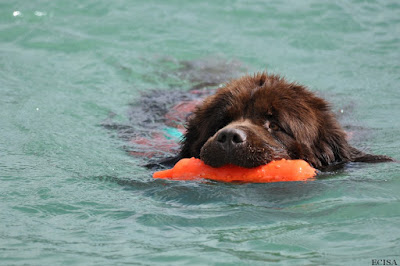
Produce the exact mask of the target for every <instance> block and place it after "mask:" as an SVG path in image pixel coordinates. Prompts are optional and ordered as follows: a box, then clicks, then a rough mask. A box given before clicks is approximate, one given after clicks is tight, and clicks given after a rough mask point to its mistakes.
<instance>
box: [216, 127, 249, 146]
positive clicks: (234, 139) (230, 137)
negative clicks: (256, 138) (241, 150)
mask: <svg viewBox="0 0 400 266" xmlns="http://www.w3.org/2000/svg"><path fill="white" fill-rule="evenodd" d="M246 137H247V136H246V133H245V132H244V131H243V130H241V129H238V128H225V129H222V130H221V131H220V132H219V133H218V135H217V142H218V143H219V144H220V145H221V146H222V147H223V148H224V149H225V150H230V149H234V148H235V147H237V146H238V145H240V144H243V143H244V142H245V141H246Z"/></svg>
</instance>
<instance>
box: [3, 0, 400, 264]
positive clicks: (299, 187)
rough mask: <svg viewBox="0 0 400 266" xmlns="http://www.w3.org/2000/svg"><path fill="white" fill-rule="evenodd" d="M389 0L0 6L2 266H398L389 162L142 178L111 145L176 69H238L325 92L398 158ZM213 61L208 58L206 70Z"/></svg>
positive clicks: (397, 210)
mask: <svg viewBox="0 0 400 266" xmlns="http://www.w3.org/2000/svg"><path fill="white" fill-rule="evenodd" d="M399 48H400V3H399V2H398V1H390V0H387V1H373V0H370V1H359V0H358V1H356V0H354V1H318V0H304V1H291V2H290V3H284V2H283V1H214V2H211V1H209V2H206V1H124V0H118V1H105V0H102V1H90V0H82V1H44V0H42V1H2V2H1V3H0V108H1V109H0V264H1V265H123V264H139V265H153V264H167V265H182V264H183V265H193V264H199V265H216V264H223V265H265V264H277V265H296V264H300V265H321V264H332V265H372V260H373V259H390V260H392V261H393V260H396V262H397V264H398V265H399V264H400V250H399V247H400V195H399V193H400V167H399V164H398V163H387V164H379V165H363V164H356V165H350V166H349V167H347V168H346V169H345V170H344V171H342V172H340V173H337V174H336V175H332V176H329V178H324V179H320V180H317V181H314V182H308V183H284V184H281V183H278V184H247V185H231V184H215V183H201V182H187V183H183V182H167V181H154V180H153V179H152V178H151V174H152V173H151V171H148V170H146V169H144V168H142V167H141V166H140V165H141V163H142V162H141V161H140V160H139V159H137V158H134V157H132V156H129V155H127V153H126V152H125V151H124V149H123V148H122V147H123V146H124V141H123V140H121V139H119V138H117V137H115V135H114V134H112V133H110V132H109V131H107V130H105V129H104V128H103V127H101V126H99V125H100V124H101V122H102V121H103V120H104V119H106V118H107V117H108V116H109V114H110V113H111V112H112V113H115V114H116V117H115V119H116V120H117V121H121V122H125V121H127V120H128V118H127V110H128V106H129V103H131V102H133V101H135V100H138V99H139V95H140V92H143V91H146V90H148V89H154V88H157V89H160V90H173V89H174V88H179V89H182V88H183V89H185V88H188V87H190V81H188V80H185V79H182V78H181V76H180V75H178V74H176V71H175V70H176V63H174V62H179V61H180V60H189V61H190V60H205V61H206V62H207V60H208V59H209V60H210V61H212V60H228V61H229V60H235V61H237V62H242V65H243V66H245V67H246V68H247V71H248V72H250V73H251V72H254V71H262V70H265V69H266V68H268V70H269V71H270V72H275V73H281V74H283V75H285V76H286V77H287V78H288V79H289V80H293V81H294V80H296V81H299V82H301V83H303V84H306V85H308V86H309V87H310V88H311V89H312V90H315V91H318V93H320V94H322V95H326V96H327V97H328V98H329V100H330V101H331V102H333V103H334V105H335V107H334V109H335V110H341V109H343V110H345V112H347V111H348V112H349V114H347V117H348V118H347V119H349V121H356V122H357V125H361V127H362V128H363V130H361V131H362V132H363V133H362V134H361V133H360V134H361V137H358V139H357V138H355V139H357V143H356V144H357V147H359V148H361V149H363V150H367V151H370V152H374V153H378V154H386V155H389V156H392V157H395V158H397V159H399V158H400V152H399V150H400V119H399V115H400V104H399V100H400V88H399V87H400V64H399V62H400V52H399ZM215 58H217V59H215Z"/></svg>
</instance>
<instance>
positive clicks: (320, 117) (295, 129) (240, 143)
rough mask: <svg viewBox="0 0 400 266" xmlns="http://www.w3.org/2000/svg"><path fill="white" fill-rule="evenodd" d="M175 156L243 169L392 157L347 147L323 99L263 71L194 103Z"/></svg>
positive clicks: (318, 165) (325, 165)
mask: <svg viewBox="0 0 400 266" xmlns="http://www.w3.org/2000/svg"><path fill="white" fill-rule="evenodd" d="M179 157H180V158H185V157H196V158H200V159H202V160H203V161H204V162H205V163H206V164H208V165H210V166H213V167H220V166H223V165H225V164H234V165H238V166H242V167H247V168H251V167H256V166H259V165H262V164H266V163H268V162H270V161H272V160H277V159H282V158H285V159H303V160H306V161H307V162H309V163H310V164H311V165H312V166H314V167H315V168H318V169H321V170H328V169H330V167H332V166H338V165H342V164H343V163H346V162H386V161H392V159H391V158H390V157H387V156H383V155H372V154H366V153H364V152H362V151H359V150H358V149H356V148H354V147H352V146H350V145H349V143H348V142H347V140H346V133H345V132H344V130H343V129H342V128H341V126H340V125H339V123H338V121H337V120H336V118H335V116H334V114H333V113H332V112H331V110H330V107H329V104H328V103H327V102H326V101H325V100H323V99H321V98H319V97H317V96H315V95H314V94H313V93H312V92H310V91H309V90H307V89H306V88H305V87H304V86H302V85H299V84H297V83H289V82H287V81H286V80H285V79H283V78H281V77H279V76H277V75H268V74H266V73H258V74H256V75H254V76H249V75H248V76H244V77H242V78H240V79H237V80H234V81H231V82H230V83H228V84H226V86H224V87H223V88H221V89H219V90H218V91H217V92H216V94H214V95H212V96H209V97H208V98H206V99H205V100H204V102H203V103H202V104H201V105H199V106H197V108H196V109H195V111H194V112H193V114H192V115H191V116H190V117H189V120H188V125H187V131H186V133H185V135H184V139H183V142H182V148H181V152H180V156H179Z"/></svg>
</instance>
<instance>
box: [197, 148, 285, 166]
mask: <svg viewBox="0 0 400 266" xmlns="http://www.w3.org/2000/svg"><path fill="white" fill-rule="evenodd" d="M283 158H287V156H273V155H271V154H270V153H266V152H264V150H256V149H251V148H250V147H242V148H240V149H235V150H232V151H229V152H225V151H223V150H221V149H220V147H218V145H215V144H213V143H206V144H205V145H204V146H203V147H202V148H201V151H200V159H201V160H202V161H203V162H204V163H205V164H207V165H209V166H211V167H215V168H218V167H222V166H224V165H236V166H240V167H244V168H254V167H257V166H260V165H264V164H267V163H269V162H271V161H273V160H277V159H283Z"/></svg>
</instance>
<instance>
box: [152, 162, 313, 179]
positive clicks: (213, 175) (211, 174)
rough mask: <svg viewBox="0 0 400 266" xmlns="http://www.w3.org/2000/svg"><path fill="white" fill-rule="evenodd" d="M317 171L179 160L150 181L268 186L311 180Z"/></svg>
mask: <svg viewBox="0 0 400 266" xmlns="http://www.w3.org/2000/svg"><path fill="white" fill-rule="evenodd" d="M316 174H317V170H315V169H314V168H313V167H311V166H310V165H309V164H308V163H307V162H306V161H304V160H286V159H281V160H277V161H272V162H270V163H268V164H265V165H261V166H258V167H254V168H243V167H240V166H236V165H225V166H222V167H218V168H213V167H211V166H209V165H206V164H205V163H204V162H203V161H201V160H200V159H196V158H190V159H188V158H185V159H181V160H180V161H179V162H177V163H176V164H175V166H174V167H173V168H172V169H168V170H164V171H159V172H155V173H154V174H153V177H154V178H163V179H172V180H196V179H200V178H204V179H210V180H215V181H221V182H249V183H270V182H286V181H305V180H309V179H312V178H313V177H315V176H316Z"/></svg>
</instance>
